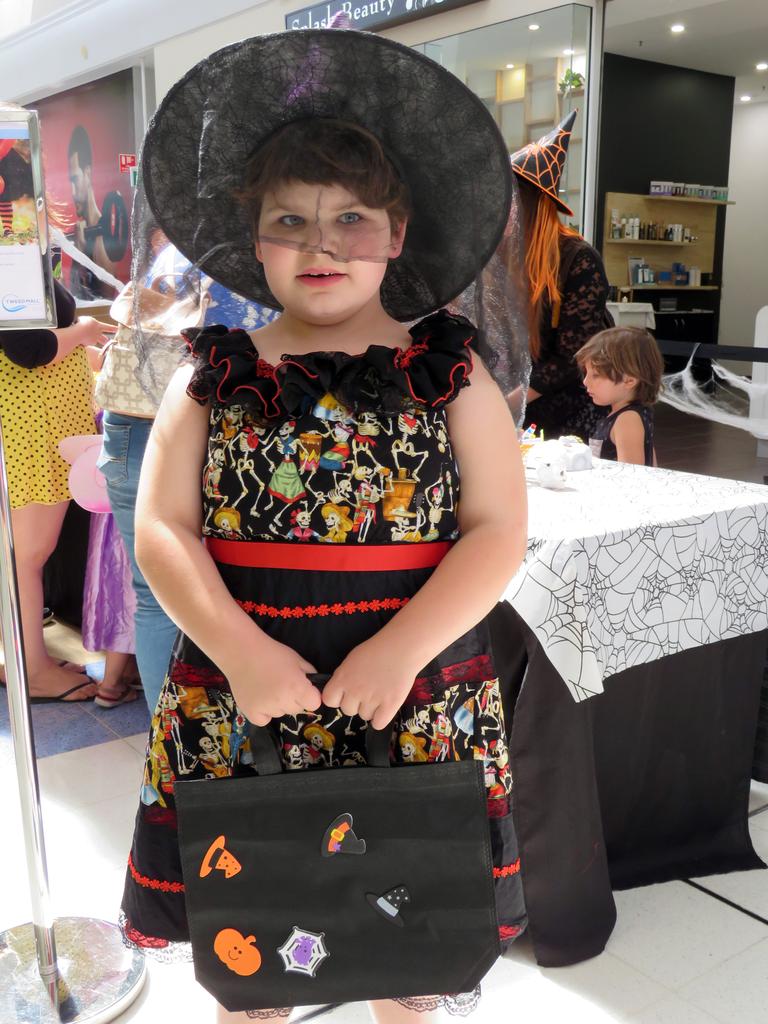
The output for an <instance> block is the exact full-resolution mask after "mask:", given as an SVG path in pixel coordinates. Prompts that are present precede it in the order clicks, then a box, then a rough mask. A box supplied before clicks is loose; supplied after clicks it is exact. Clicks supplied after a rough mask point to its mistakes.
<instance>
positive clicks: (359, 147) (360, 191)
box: [236, 117, 410, 232]
mask: <svg viewBox="0 0 768 1024" xmlns="http://www.w3.org/2000/svg"><path fill="white" fill-rule="evenodd" d="M288 181H301V182H304V183H305V184H307V185H341V186H343V187H344V188H346V189H347V190H348V191H349V192H351V193H352V194H353V195H354V196H355V197H356V198H357V199H358V200H359V201H360V202H361V203H363V205H365V206H368V207H369V208H370V209H372V210H386V211H387V213H388V214H389V218H390V221H391V223H392V225H393V227H397V226H399V225H400V224H401V223H402V222H403V221H404V220H405V219H406V217H408V215H409V213H410V200H409V194H408V187H407V186H406V184H405V183H404V182H403V181H402V179H401V178H400V176H399V174H398V173H397V171H396V169H395V167H394V165H393V164H392V162H391V161H390V159H389V158H388V157H387V154H386V153H385V152H384V147H383V146H382V144H381V143H380V142H379V140H378V139H377V138H376V136H375V135H373V134H372V133H371V132H369V131H368V130H367V129H365V128H363V127H362V126H361V125H357V124H353V123H351V122H349V121H341V120H338V119H336V118H324V117H313V118H306V119H304V120H301V121H292V122H291V123H290V124H287V125H285V126H284V127H282V128H279V129H278V130H277V131H276V132H275V133H274V134H273V135H272V136H270V138H269V139H267V141H266V142H265V143H264V145H262V146H260V147H259V149H258V150H257V151H256V152H255V153H254V154H253V156H252V157H251V158H250V159H249V161H248V163H247V164H246V169H245V175H244V179H243V188H241V189H240V190H239V191H238V192H237V193H236V196H237V198H238V199H239V200H240V202H241V203H242V204H243V205H244V206H245V208H246V209H247V211H248V214H249V216H250V219H251V224H252V225H253V228H254V232H255V229H256V226H257V225H258V221H259V215H260V213H261V204H262V203H263V201H264V197H265V196H266V195H267V193H269V192H272V191H274V189H275V188H277V187H278V186H279V185H281V184H284V183H285V182H288Z"/></svg>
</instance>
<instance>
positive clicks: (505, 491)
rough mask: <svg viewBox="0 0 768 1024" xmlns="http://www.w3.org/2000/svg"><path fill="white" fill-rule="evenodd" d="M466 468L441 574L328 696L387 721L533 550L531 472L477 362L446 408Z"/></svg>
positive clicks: (356, 657)
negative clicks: (454, 534) (455, 534)
mask: <svg viewBox="0 0 768 1024" xmlns="http://www.w3.org/2000/svg"><path fill="white" fill-rule="evenodd" d="M448 422H449V428H450V435H451V443H452V445H453V450H454V453H455V455H456V458H457V462H458V466H459V471H460V475H461V499H460V502H459V512H458V518H459V527H460V530H461V539H460V540H459V541H458V543H457V544H455V545H454V546H453V548H452V549H451V550H450V551H449V553H448V554H447V555H446V557H445V558H444V559H443V561H442V562H441V563H440V565H439V566H438V567H437V569H436V570H435V572H434V573H433V574H432V576H431V577H430V578H429V580H428V581H427V582H426V583H425V584H424V586H423V587H422V588H421V590H419V592H418V593H417V594H416V595H415V596H414V597H413V598H412V599H411V600H410V601H409V602H408V604H407V605H406V606H405V607H404V608H403V609H402V610H401V611H399V612H398V613H397V615H395V616H394V617H393V618H392V619H391V620H390V621H389V622H388V623H387V625H386V626H384V628H383V629H381V630H380V631H379V632H378V633H377V634H376V635H375V636H374V637H372V638H371V639H370V640H368V641H366V642H365V643H363V644H360V646H359V647H356V648H355V649H354V650H353V651H352V652H351V653H350V654H349V656H348V657H347V658H346V659H345V660H344V662H343V663H342V665H341V666H340V667H339V668H338V669H337V670H336V672H335V673H334V675H333V677H332V679H331V680H330V681H329V683H328V685H327V686H326V687H325V690H324V692H323V702H324V703H325V704H328V705H330V706H331V707H340V708H341V709H342V711H343V712H344V714H345V715H351V714H360V715H361V716H362V717H363V718H365V719H368V720H369V721H371V723H372V725H373V727H374V728H375V729H382V728H384V727H385V726H386V725H387V724H388V723H389V722H390V721H391V720H392V718H393V717H394V715H395V713H396V711H397V710H398V708H399V707H400V706H401V704H402V703H403V701H404V700H405V697H406V696H407V694H408V692H409V690H410V689H411V687H412V685H413V680H414V679H415V678H416V676H417V675H418V674H419V672H420V671H421V669H423V667H424V666H425V665H426V664H427V663H428V662H430V661H431V660H432V659H433V658H434V657H435V656H436V655H437V654H439V653H440V651H442V650H444V649H445V648H446V647H448V646H449V645H450V644H451V643H453V642H454V641H455V640H457V639H458V638H459V637H460V636H462V635H463V634H464V633H466V632H467V631H468V630H469V629H471V628H472V627H473V626H475V625H477V623H478V622H480V620H481V619H482V618H483V617H484V616H485V615H487V614H488V612H489V611H490V610H491V609H492V608H493V606H494V605H495V604H496V602H497V601H498V599H499V597H500V596H501V594H502V592H503V591H504V588H505V587H506V585H507V583H508V582H509V581H510V579H511V578H512V576H513V575H514V574H515V572H516V570H517V568H518V566H519V565H520V563H521V561H522V559H523V556H524V554H525V550H526V544H527V532H528V516H527V497H526V490H525V475H524V472H523V465H522V460H521V458H520V449H519V446H518V443H517V432H516V430H515V424H514V421H513V419H512V416H511V415H510V412H509V409H508V408H507V404H506V402H505V401H504V398H503V396H502V394H501V392H500V390H499V388H498V387H497V386H496V384H495V383H494V381H493V380H492V379H491V377H490V374H489V373H488V371H487V370H486V369H485V367H484V366H483V365H482V364H481V363H480V361H479V360H478V359H477V358H476V359H475V369H474V371H473V373H472V386H471V387H469V388H465V389H464V390H463V391H462V392H461V393H460V394H459V396H458V398H457V399H456V400H455V401H454V402H453V403H452V404H451V405H449V406H448Z"/></svg>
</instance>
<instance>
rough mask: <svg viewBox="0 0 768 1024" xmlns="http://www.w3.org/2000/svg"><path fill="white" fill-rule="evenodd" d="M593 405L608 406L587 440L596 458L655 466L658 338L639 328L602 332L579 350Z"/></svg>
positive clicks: (661, 367) (660, 369)
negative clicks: (654, 425) (605, 413)
mask: <svg viewBox="0 0 768 1024" xmlns="http://www.w3.org/2000/svg"><path fill="white" fill-rule="evenodd" d="M576 362H577V363H578V364H579V366H580V367H581V369H582V370H583V372H584V387H585V388H586V389H587V392H588V393H589V397H590V398H591V399H592V401H593V402H594V403H595V405H603V406H609V407H610V412H609V414H608V415H607V416H606V417H605V418H604V419H602V420H600V422H599V423H598V424H597V425H596V427H595V429H594V431H593V433H592V436H591V437H590V439H589V447H590V448H591V449H592V454H593V455H594V456H595V458H598V459H610V460H612V461H614V462H632V463H634V464H635V465H638V466H655V465H657V462H656V453H655V451H654V447H653V406H654V404H655V402H656V399H657V397H658V394H659V391H660V390H661V375H662V373H663V371H664V360H663V359H662V357H661V352H659V348H658V345H657V344H656V340H655V339H654V338H653V337H652V336H651V335H650V334H649V333H648V331H644V330H641V329H640V328H639V327H610V328H609V329H608V330H606V331H600V333H599V334H596V335H595V336H594V337H593V338H590V340H589V341H588V342H587V344H586V345H584V346H582V348H580V349H579V351H578V352H577V353H576Z"/></svg>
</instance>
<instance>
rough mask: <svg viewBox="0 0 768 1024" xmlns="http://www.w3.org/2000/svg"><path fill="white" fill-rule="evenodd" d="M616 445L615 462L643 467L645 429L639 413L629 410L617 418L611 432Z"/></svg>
mask: <svg viewBox="0 0 768 1024" xmlns="http://www.w3.org/2000/svg"><path fill="white" fill-rule="evenodd" d="M611 440H612V441H613V443H614V444H615V445H616V461H617V462H631V463H633V464H634V465H635V466H644V465H645V427H644V426H643V420H642V417H641V416H640V414H639V413H637V412H635V411H634V410H633V409H630V410H629V411H628V412H625V413H622V414H621V416H619V417H618V419H617V420H616V422H615V423H614V425H613V429H612V430H611Z"/></svg>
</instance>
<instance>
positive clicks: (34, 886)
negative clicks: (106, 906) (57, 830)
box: [0, 424, 146, 1024]
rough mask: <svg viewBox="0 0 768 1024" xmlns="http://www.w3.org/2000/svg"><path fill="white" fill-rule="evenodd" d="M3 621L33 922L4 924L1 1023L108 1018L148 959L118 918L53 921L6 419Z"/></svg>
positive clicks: (89, 1022)
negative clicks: (127, 942)
mask: <svg viewBox="0 0 768 1024" xmlns="http://www.w3.org/2000/svg"><path fill="white" fill-rule="evenodd" d="M0 627H1V632H0V636H1V637H2V643H3V650H4V652H5V675H6V688H7V693H8V707H9V711H10V720H11V734H12V736H13V747H14V755H15V761H16V776H17V781H18V786H19V800H20V803H21V814H22V826H23V833H24V846H25V851H26V860H27V866H28V872H29V888H30V893H31V896H32V923H31V924H22V925H19V926H18V927H16V928H9V929H7V930H6V931H0V1021H2V1024H103V1022H106V1021H110V1020H114V1019H115V1017H117V1016H118V1015H119V1014H121V1013H122V1012H123V1010H125V1009H126V1008H127V1007H128V1006H130V1004H131V1003H132V1002H133V1001H134V1000H135V999H136V997H137V996H138V995H139V993H140V991H141V987H142V985H143V984H144V980H145V977H146V964H145V962H144V957H143V955H142V954H141V953H139V952H138V951H137V950H132V949H128V948H127V947H126V946H124V945H123V942H122V939H121V936H120V931H119V929H118V927H117V925H115V924H110V923H109V922H107V921H98V920H95V919H93V918H87V917H65V918H61V919H60V920H58V921H56V922H55V926H54V921H53V917H52V913H51V907H50V898H49V892H48V870H47V867H46V860H45V840H44V835H43V822H42V814H41V809H40V789H39V785H38V779H37V763H36V760H35V744H34V736H33V734H32V717H31V713H30V706H29V700H28V696H29V688H28V681H27V669H26V664H25V661H24V644H23V636H22V630H21V616H20V613H19V591H18V585H17V582H16V561H15V557H14V549H13V530H12V524H11V504H10V499H9V494H8V477H7V474H6V469H5V449H4V447H3V431H2V424H0ZM6 884H7V882H6Z"/></svg>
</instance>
